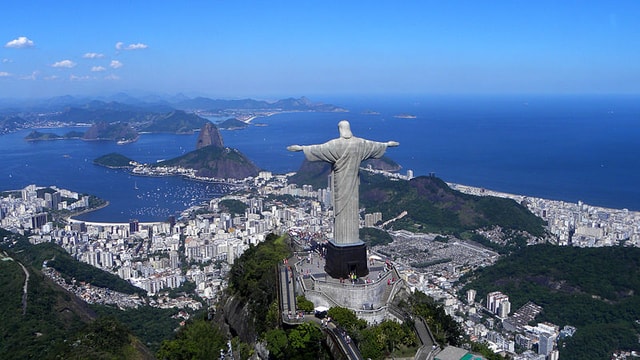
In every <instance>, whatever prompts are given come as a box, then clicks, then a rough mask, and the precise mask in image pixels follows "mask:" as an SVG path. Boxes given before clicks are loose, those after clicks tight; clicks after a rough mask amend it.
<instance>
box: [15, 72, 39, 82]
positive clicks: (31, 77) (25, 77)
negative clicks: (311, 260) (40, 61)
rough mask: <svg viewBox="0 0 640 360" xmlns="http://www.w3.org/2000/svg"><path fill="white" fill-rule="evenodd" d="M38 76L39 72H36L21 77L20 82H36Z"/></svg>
mask: <svg viewBox="0 0 640 360" xmlns="http://www.w3.org/2000/svg"><path fill="white" fill-rule="evenodd" d="M38 74H39V72H38V71H34V72H32V73H31V75H26V76H21V77H20V80H35V79H36V78H37V77H38Z"/></svg>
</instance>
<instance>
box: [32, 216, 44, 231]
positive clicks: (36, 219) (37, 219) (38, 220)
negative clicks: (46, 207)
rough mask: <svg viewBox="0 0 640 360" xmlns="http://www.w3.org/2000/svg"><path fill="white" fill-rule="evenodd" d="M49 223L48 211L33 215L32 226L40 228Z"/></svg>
mask: <svg viewBox="0 0 640 360" xmlns="http://www.w3.org/2000/svg"><path fill="white" fill-rule="evenodd" d="M46 223H47V213H39V214H35V215H33V216H31V228H33V229H39V228H41V227H42V226H43V225H44V224H46Z"/></svg>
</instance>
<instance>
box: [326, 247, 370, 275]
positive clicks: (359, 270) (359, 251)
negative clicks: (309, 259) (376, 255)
mask: <svg viewBox="0 0 640 360" xmlns="http://www.w3.org/2000/svg"><path fill="white" fill-rule="evenodd" d="M325 261H326V262H325V266H324V271H326V273H327V274H328V275H329V276H331V277H332V278H334V279H340V278H342V279H348V278H349V275H350V274H353V273H355V274H356V275H357V276H358V277H365V276H367V275H369V268H368V267H367V245H366V244H365V243H363V242H360V243H358V244H350V245H337V244H335V243H333V241H329V242H328V243H327V245H326V255H325Z"/></svg>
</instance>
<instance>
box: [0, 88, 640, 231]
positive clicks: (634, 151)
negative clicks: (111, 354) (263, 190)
mask: <svg viewBox="0 0 640 360" xmlns="http://www.w3.org/2000/svg"><path fill="white" fill-rule="evenodd" d="M323 100H325V102H328V103H332V104H335V105H338V106H342V107H344V108H346V109H348V110H349V111H348V112H344V113H315V112H291V113H281V114H276V115H272V116H269V117H261V118H256V119H254V120H253V121H252V123H251V124H252V125H251V126H249V127H248V128H246V129H243V130H231V131H226V130H222V136H223V139H224V142H225V145H226V146H230V147H234V148H237V149H239V150H240V151H241V152H243V153H244V154H245V155H247V156H248V157H249V158H250V159H252V160H253V161H254V162H255V163H256V165H258V166H259V167H260V168H262V169H264V170H268V171H272V172H274V173H286V172H291V171H296V170H297V169H298V168H299V166H300V164H301V163H302V160H303V157H304V155H303V154H302V153H292V152H288V151H287V150H286V147H287V146H288V145H292V144H300V145H308V144H317V143H322V142H325V141H327V140H330V139H332V138H335V137H337V136H338V129H337V124H338V121H340V120H343V119H346V120H349V121H350V123H351V129H352V131H353V134H354V135H355V136H358V137H363V138H367V139H371V140H377V141H388V140H395V141H398V142H400V146H399V147H395V148H389V149H387V153H386V155H387V156H388V157H390V158H391V159H393V160H395V161H396V162H398V163H399V164H400V165H401V166H402V167H403V169H402V170H401V172H402V173H406V171H407V170H409V169H411V170H413V172H414V175H415V176H420V175H428V174H430V173H434V174H435V175H436V176H438V177H440V178H441V179H443V180H444V181H447V182H454V183H459V184H465V185H471V186H477V187H484V188H487V189H492V190H496V191H502V192H507V193H514V194H522V195H529V196H535V197H541V198H547V199H552V200H563V201H568V202H577V201H578V200H581V201H583V202H585V203H587V204H590V205H596V206H602V207H609V208H619V209H622V208H627V209H629V210H634V211H640V187H639V184H640V156H638V155H639V154H640V140H639V139H640V101H638V100H640V98H638V97H632V96H524V95H521V96H508V97H506V96H502V97H489V96H482V97H479V96H423V97H409V96H406V97H393V98H381V97H378V98H364V97H362V98H355V97H352V98H334V99H323ZM398 115H401V116H398ZM409 115H410V116H409ZM69 130H71V129H68V128H67V129H42V130H41V131H50V132H55V133H57V134H60V135H62V134H64V133H66V132H68V131H69ZM30 131H31V130H23V131H19V132H16V133H11V134H7V135H2V136H0V154H2V155H0V168H2V169H3V171H2V173H1V174H0V190H12V189H21V188H24V187H25V186H27V185H29V184H35V185H38V186H49V185H55V186H58V187H61V188H66V189H69V190H73V191H78V192H81V193H88V194H94V195H96V196H99V197H101V198H104V199H106V200H108V201H109V202H110V205H109V206H108V207H106V208H104V209H100V210H97V211H94V212H91V213H87V214H84V215H82V216H81V217H80V218H81V219H83V220H86V221H104V222H126V221H129V220H130V219H133V218H135V219H138V220H140V221H162V220H166V218H167V217H168V216H169V215H177V214H179V213H180V211H182V210H184V209H185V208H187V207H189V206H191V205H195V204H199V203H201V202H203V201H207V200H209V199H211V198H212V197H215V196H220V192H219V190H218V188H217V187H215V186H213V185H211V184H206V183H200V182H195V181H190V180H186V179H182V178H179V177H162V178H152V177H138V176H133V175H131V174H129V173H128V172H127V171H125V170H112V169H107V168H103V167H100V166H97V165H94V164H93V163H92V161H93V159H95V158H97V157H99V156H101V155H104V154H107V153H111V152H119V153H122V154H123V155H125V156H128V157H130V158H132V159H134V160H137V161H140V162H155V161H157V160H162V159H169V158H172V157H175V156H178V155H181V154H184V153H185V152H188V151H191V150H193V149H195V142H196V139H197V134H192V135H173V134H143V135H141V136H140V139H139V140H138V141H137V142H134V143H131V144H126V145H117V144H115V143H114V142H108V141H92V142H86V141H82V140H56V141H42V142H26V141H24V137H25V136H26V135H27V134H28V133H29V132H30Z"/></svg>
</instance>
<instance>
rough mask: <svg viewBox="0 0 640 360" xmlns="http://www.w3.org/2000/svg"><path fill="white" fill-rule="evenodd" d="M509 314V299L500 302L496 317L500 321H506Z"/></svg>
mask: <svg viewBox="0 0 640 360" xmlns="http://www.w3.org/2000/svg"><path fill="white" fill-rule="evenodd" d="M510 312H511V303H510V302H509V298H506V299H502V300H500V305H499V306H498V317H499V318H501V319H506V318H507V317H508V316H509V313H510Z"/></svg>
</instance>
